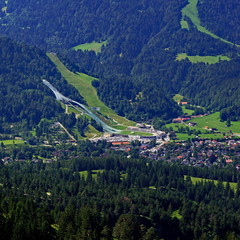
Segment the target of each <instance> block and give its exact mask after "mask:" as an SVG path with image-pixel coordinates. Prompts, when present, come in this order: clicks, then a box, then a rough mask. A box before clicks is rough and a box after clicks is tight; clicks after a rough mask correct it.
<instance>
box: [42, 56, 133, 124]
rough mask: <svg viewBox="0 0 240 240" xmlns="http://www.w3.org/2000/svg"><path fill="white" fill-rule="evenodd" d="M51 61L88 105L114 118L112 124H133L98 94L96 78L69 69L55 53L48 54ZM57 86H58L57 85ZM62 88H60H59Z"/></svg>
mask: <svg viewBox="0 0 240 240" xmlns="http://www.w3.org/2000/svg"><path fill="white" fill-rule="evenodd" d="M47 55H48V57H49V58H50V59H51V61H52V62H53V63H54V64H55V65H56V66H57V69H58V70H59V72H60V73H61V74H62V76H63V77H64V78H65V79H66V80H67V81H68V83H69V84H71V85H72V86H74V87H75V88H76V89H77V90H78V91H79V93H80V95H81V96H82V97H83V98H84V100H85V101H86V103H87V105H88V106H90V107H95V108H99V109H100V110H99V112H100V113H101V114H102V115H104V116H106V117H107V118H109V119H110V120H111V119H112V120H113V123H112V124H118V125H126V126H133V125H135V123H134V122H132V121H129V120H128V119H126V118H124V117H121V116H119V115H117V114H116V113H115V112H114V111H113V110H112V109H110V108H109V107H107V106H106V105H105V104H104V103H103V102H102V101H101V100H100V99H99V98H98V95H97V91H96V89H95V88H94V87H93V86H92V81H93V80H94V79H96V78H94V77H91V76H88V75H86V74H84V73H77V74H76V73H73V72H71V71H69V70H68V69H67V68H66V67H65V66H64V64H63V63H62V62H61V61H60V60H59V59H58V57H57V56H56V55H54V54H47ZM56 87H57V86H56ZM59 90H60V89H59Z"/></svg>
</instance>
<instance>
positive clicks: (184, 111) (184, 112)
mask: <svg viewBox="0 0 240 240" xmlns="http://www.w3.org/2000/svg"><path fill="white" fill-rule="evenodd" d="M182 111H183V114H187V115H192V114H193V112H194V110H191V109H186V107H185V106H182Z"/></svg>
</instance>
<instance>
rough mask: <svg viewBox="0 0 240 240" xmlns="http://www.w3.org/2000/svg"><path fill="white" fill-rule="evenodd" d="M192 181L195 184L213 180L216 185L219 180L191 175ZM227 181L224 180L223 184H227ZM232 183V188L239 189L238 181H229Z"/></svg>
mask: <svg viewBox="0 0 240 240" xmlns="http://www.w3.org/2000/svg"><path fill="white" fill-rule="evenodd" d="M186 177H187V176H186V175H185V176H184V179H185V180H186ZM191 181H192V183H193V184H196V183H198V182H204V181H213V182H214V184H215V185H217V184H218V181H217V180H211V179H207V178H199V177H191ZM226 184H227V182H223V185H224V186H226ZM229 184H230V188H231V189H232V190H234V191H236V190H237V183H234V182H229Z"/></svg>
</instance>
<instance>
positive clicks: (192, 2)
mask: <svg viewBox="0 0 240 240" xmlns="http://www.w3.org/2000/svg"><path fill="white" fill-rule="evenodd" d="M188 2H189V3H188V4H187V5H186V7H184V8H183V9H182V20H181V22H180V24H181V28H183V29H187V30H189V26H188V23H187V21H185V17H188V18H190V19H191V21H192V23H193V24H194V25H195V26H196V27H197V30H198V31H199V32H202V33H205V34H207V35H209V36H211V37H212V38H216V39H219V40H220V41H222V42H225V43H228V44H231V45H234V43H232V42H230V41H227V40H225V39H223V38H221V37H219V36H217V35H215V34H214V33H212V32H210V31H208V30H207V29H206V28H205V27H203V26H202V25H201V21H200V19H199V16H198V9H197V3H198V0H188ZM235 46H237V47H240V45H237V44H235Z"/></svg>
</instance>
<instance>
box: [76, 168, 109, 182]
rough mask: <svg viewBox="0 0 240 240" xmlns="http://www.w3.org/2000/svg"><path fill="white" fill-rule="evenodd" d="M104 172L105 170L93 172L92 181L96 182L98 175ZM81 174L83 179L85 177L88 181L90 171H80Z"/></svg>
mask: <svg viewBox="0 0 240 240" xmlns="http://www.w3.org/2000/svg"><path fill="white" fill-rule="evenodd" d="M103 171H104V170H103V169H97V170H92V179H93V180H96V179H97V174H98V173H102V172H103ZM79 174H80V176H81V177H84V178H85V179H86V178H87V176H88V171H80V172H79Z"/></svg>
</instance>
